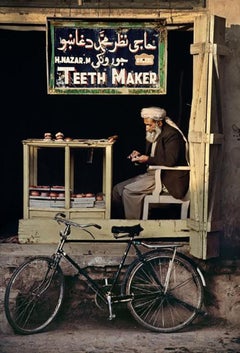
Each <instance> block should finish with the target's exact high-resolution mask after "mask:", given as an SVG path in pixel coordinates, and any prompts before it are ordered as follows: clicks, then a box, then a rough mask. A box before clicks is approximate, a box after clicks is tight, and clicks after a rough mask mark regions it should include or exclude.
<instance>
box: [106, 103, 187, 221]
mask: <svg viewBox="0 0 240 353" xmlns="http://www.w3.org/2000/svg"><path fill="white" fill-rule="evenodd" d="M141 117H142V118H143V122H144V124H145V127H146V151H145V154H141V153H140V152H138V151H136V150H134V151H132V153H131V154H130V155H129V156H128V158H129V159H130V160H131V161H132V162H133V163H139V164H144V165H145V166H146V170H145V171H144V172H142V173H141V174H139V175H137V176H135V177H132V178H130V179H127V180H125V181H122V182H120V183H118V184H116V185H115V186H114V187H113V191H112V218H125V219H141V218H142V208H143V201H144V197H145V195H147V194H150V193H151V192H152V190H153V189H154V187H155V171H153V170H148V169H147V168H148V166H149V165H164V166H168V167H174V166H185V165H188V163H187V159H186V146H185V142H186V139H185V138H184V136H183V134H182V132H181V131H180V130H179V128H178V127H177V126H176V125H175V124H174V123H173V121H172V120H171V119H169V118H168V117H166V111H165V110H164V109H162V108H159V107H149V108H143V109H142V110H141ZM162 183H163V185H164V187H165V188H166V189H167V190H168V192H169V193H170V194H171V195H172V196H173V197H175V198H178V199H181V198H183V197H184V196H185V194H186V193H187V191H188V187H189V171H187V170H186V171H185V170H179V171H172V170H165V171H163V172H162Z"/></svg>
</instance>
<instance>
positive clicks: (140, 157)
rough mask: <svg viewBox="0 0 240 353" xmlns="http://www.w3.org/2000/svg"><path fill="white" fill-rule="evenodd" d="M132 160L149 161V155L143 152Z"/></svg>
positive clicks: (136, 161) (135, 161)
mask: <svg viewBox="0 0 240 353" xmlns="http://www.w3.org/2000/svg"><path fill="white" fill-rule="evenodd" d="M131 161H132V162H134V163H147V161H148V156H146V155H145V154H141V155H138V156H136V157H134V158H132V159H131Z"/></svg>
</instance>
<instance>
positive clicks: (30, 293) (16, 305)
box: [4, 257, 64, 334]
mask: <svg viewBox="0 0 240 353" xmlns="http://www.w3.org/2000/svg"><path fill="white" fill-rule="evenodd" d="M52 261H53V260H52V259H51V258H47V257H35V258H32V259H30V260H28V261H26V262H25V263H24V264H23V265H22V266H20V267H19V268H18V269H17V270H16V271H15V272H14V274H13V276H12V278H11V280H10V282H9V284H8V286H7V288H6V293H5V298H4V306H5V312H6V316H7V319H8V321H9V323H10V325H11V326H12V327H13V329H14V330H15V331H16V332H18V333H23V334H27V333H36V332H40V331H42V330H43V329H44V328H45V327H46V326H47V325H49V324H50V323H51V322H52V321H53V319H54V318H55V316H56V315H57V313H58V311H59V309H60V306H61V303H62V300H63V293H64V278H63V274H62V271H61V270H60V268H58V267H54V266H52Z"/></svg>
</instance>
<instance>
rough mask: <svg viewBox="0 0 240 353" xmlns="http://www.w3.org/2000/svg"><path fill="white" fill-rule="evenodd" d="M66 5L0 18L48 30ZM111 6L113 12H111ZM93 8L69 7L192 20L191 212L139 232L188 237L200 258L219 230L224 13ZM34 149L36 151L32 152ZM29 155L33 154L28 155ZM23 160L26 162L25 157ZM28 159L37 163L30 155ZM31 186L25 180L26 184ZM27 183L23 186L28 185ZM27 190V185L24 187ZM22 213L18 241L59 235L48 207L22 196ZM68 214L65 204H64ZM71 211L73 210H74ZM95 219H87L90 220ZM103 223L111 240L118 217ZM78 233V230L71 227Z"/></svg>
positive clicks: (213, 246)
mask: <svg viewBox="0 0 240 353" xmlns="http://www.w3.org/2000/svg"><path fill="white" fill-rule="evenodd" d="M68 12H69V10H68V9H58V11H57V13H56V9H51V8H44V9H36V8H35V9H27V11H24V12H23V9H21V11H19V10H18V9H16V8H15V9H14V8H11V9H10V11H9V9H8V11H7V13H4V12H2V13H1V14H0V18H1V23H2V24H5V25H8V24H10V23H11V26H14V25H15V26H16V28H17V26H19V24H21V25H25V24H26V23H28V26H32V27H33V28H35V29H38V30H46V18H47V17H51V16H53V15H54V16H60V17H65V18H66V17H67V16H69V14H68ZM110 12H111V13H110ZM110 12H109V9H94V8H91V9H90V8H89V9H86V8H83V9H81V11H80V12H79V11H78V10H77V9H72V11H71V16H73V17H74V18H79V19H88V18H91V19H98V18H106V19H108V18H110V17H111V18H115V19H121V18H122V19H123V18H124V19H129V20H131V19H132V18H138V19H140V20H143V21H146V20H147V21H149V20H164V23H165V25H166V27H167V28H168V29H169V30H171V28H176V27H178V26H183V27H186V28H188V29H189V27H191V26H192V30H193V31H194V41H193V44H192V45H191V49H190V51H191V54H192V55H193V88H192V89H193V94H192V106H191V116H190V124H189V133H188V140H189V152H190V167H191V170H190V197H191V199H190V205H191V206H190V216H189V218H188V219H187V220H146V221H142V220H140V223H141V225H142V227H143V228H144V232H143V234H142V235H143V237H151V238H157V239H163V238H174V239H177V240H181V239H182V238H186V237H187V238H189V248H190V253H191V254H192V255H193V256H196V257H198V258H200V259H207V258H210V257H215V256H218V254H219V253H218V251H219V235H220V234H221V232H222V222H221V200H220V193H219V190H220V182H221V180H220V176H219V171H220V168H221V164H220V161H221V159H222V157H221V153H222V143H223V139H224V137H223V128H222V110H221V98H222V96H221V85H222V76H223V63H224V57H225V56H226V55H227V54H228V50H227V48H226V46H225V19H223V18H220V17H216V16H212V15H209V14H208V13H207V11H206V10H202V9H200V10H199V11H192V10H171V11H168V10H167V9H162V10H161V11H152V9H137V8H135V9H123V10H121V11H119V10H118V9H111V11H110ZM34 153H35V152H34ZM31 158H32V157H31ZM26 160H27V162H26ZM31 163H33V164H34V163H35V162H34V160H32V162H31ZM24 170H25V173H28V172H29V157H27V159H25V162H24ZM28 186H29V185H28ZM26 187H27V186H26ZM25 193H26V191H25ZM24 200H25V201H24V202H25V205H24V209H25V214H24V218H23V219H21V220H19V239H20V241H21V242H22V243H44V242H46V243H48V242H49V243H54V242H57V241H58V234H57V232H56V223H55V222H54V221H53V219H52V213H51V212H50V213H49V214H48V212H46V211H42V210H39V212H35V213H34V216H33V213H32V215H31V212H30V213H29V209H28V206H26V205H27V200H26V194H25V198H24ZM64 211H66V214H67V215H69V212H68V209H64ZM73 214H74V212H73ZM73 218H74V219H75V220H76V221H77V220H79V221H80V222H89V219H90V218H88V217H87V218H80V217H79V218H78V217H77V218H75V217H73ZM92 220H93V219H91V221H92ZM95 221H96V223H100V224H101V225H102V230H101V231H99V232H98V235H96V238H97V240H109V239H112V237H111V232H110V230H111V226H112V225H114V224H116V220H115V221H114V220H112V219H108V217H105V218H103V219H95ZM135 223H136V221H127V220H120V221H119V220H118V224H122V225H131V224H135ZM73 236H74V237H77V234H76V233H73Z"/></svg>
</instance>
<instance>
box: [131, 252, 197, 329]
mask: <svg viewBox="0 0 240 353" xmlns="http://www.w3.org/2000/svg"><path fill="white" fill-rule="evenodd" d="M170 260H171V254H170V255H168V254H167V255H160V254H159V253H155V254H154V255H152V257H151V256H149V258H148V259H147V261H145V262H139V263H137V264H136V265H135V267H134V268H133V269H132V271H131V272H130V274H129V278H128V280H127V283H126V294H129V293H132V294H133V296H134V299H133V300H132V301H131V302H130V303H129V304H128V306H129V309H130V311H131V313H132V315H133V316H134V317H135V319H136V320H137V321H139V322H140V323H141V324H142V325H143V326H145V327H147V328H149V329H151V330H154V331H159V332H173V331H177V330H180V329H182V328H183V327H185V326H186V325H188V324H189V323H190V322H192V320H193V319H194V318H195V317H196V315H197V314H198V313H199V312H200V307H201V305H202V300H203V291H202V283H201V279H200V278H199V276H198V273H197V271H195V269H194V268H193V267H192V266H191V264H189V263H188V262H187V261H186V260H185V259H182V258H181V257H179V256H177V257H176V259H175V261H174V263H173V264H172V267H171V273H168V270H169V264H170ZM166 276H168V281H167V282H166ZM165 283H167V284H168V287H167V288H164V285H165Z"/></svg>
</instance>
